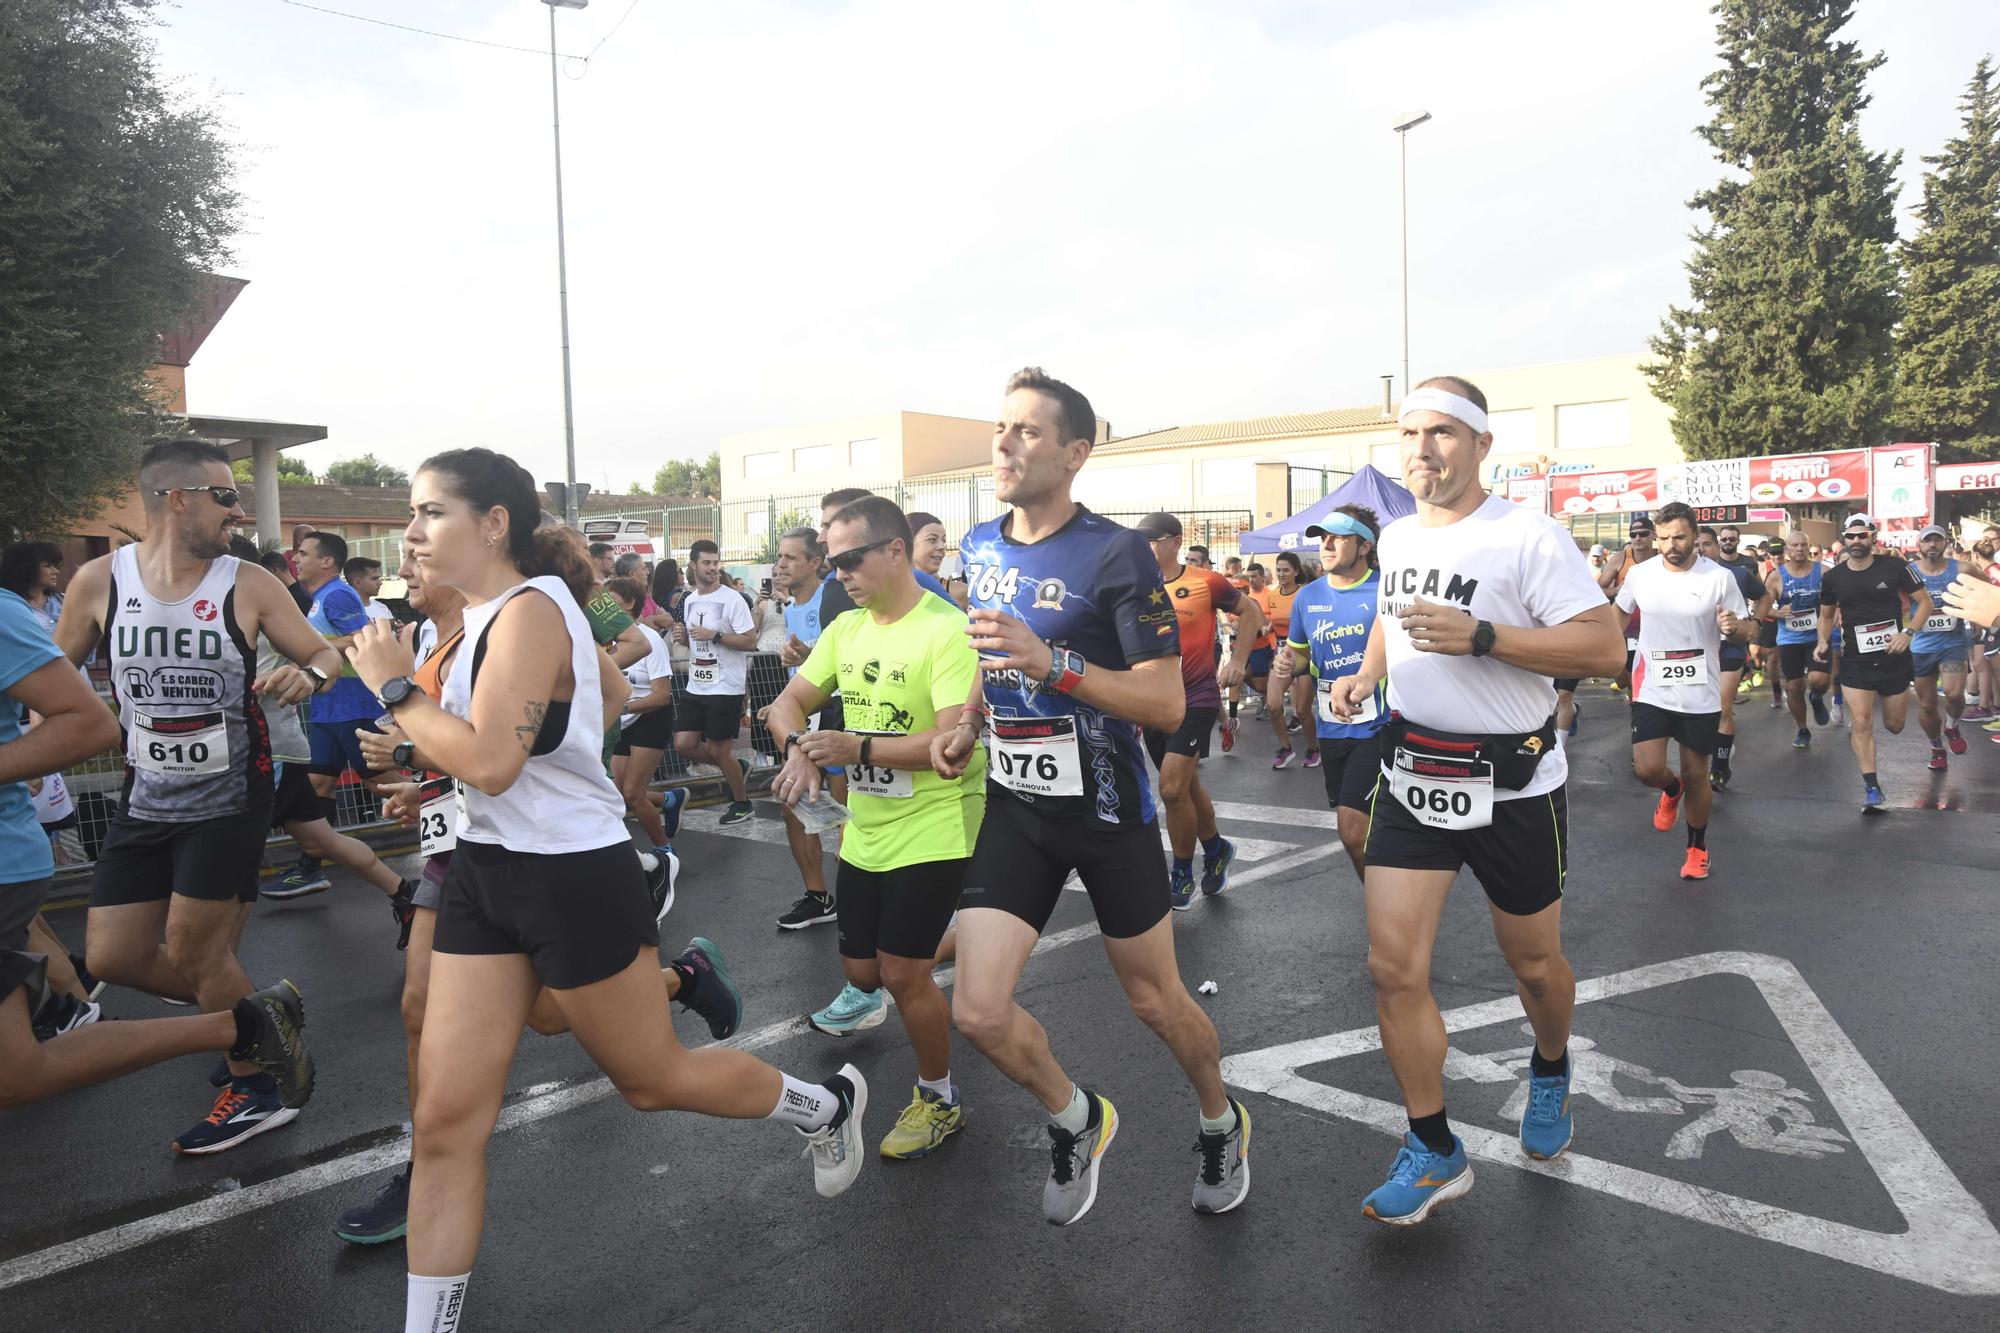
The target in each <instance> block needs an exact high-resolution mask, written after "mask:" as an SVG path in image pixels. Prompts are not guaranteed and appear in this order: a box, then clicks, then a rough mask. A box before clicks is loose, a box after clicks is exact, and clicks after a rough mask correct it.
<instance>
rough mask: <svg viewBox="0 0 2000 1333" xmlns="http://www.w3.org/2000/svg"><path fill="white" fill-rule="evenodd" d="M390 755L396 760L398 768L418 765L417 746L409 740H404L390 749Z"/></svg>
mask: <svg viewBox="0 0 2000 1333" xmlns="http://www.w3.org/2000/svg"><path fill="white" fill-rule="evenodd" d="M389 757H390V758H391V759H393V760H394V761H395V763H396V767H397V768H415V767H416V766H417V747H416V746H415V745H413V744H411V743H410V742H409V741H404V742H403V743H402V744H401V745H398V746H397V747H396V748H395V749H393V750H391V751H389Z"/></svg>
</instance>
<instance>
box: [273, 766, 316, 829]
mask: <svg viewBox="0 0 2000 1333" xmlns="http://www.w3.org/2000/svg"><path fill="white" fill-rule="evenodd" d="M326 806H327V802H326V800H325V799H324V798H322V797H321V796H320V794H319V793H318V792H316V791H314V790H313V786H312V770H311V769H310V768H308V767H307V766H306V765H305V764H302V763H300V762H299V761H298V760H296V759H291V760H285V761H282V762H280V763H279V764H278V785H277V791H276V794H275V795H274V796H273V797H272V799H271V827H272V828H274V829H278V828H283V827H284V826H285V825H286V824H287V823H300V824H305V823H310V822H311V821H313V820H315V819H325V818H326Z"/></svg>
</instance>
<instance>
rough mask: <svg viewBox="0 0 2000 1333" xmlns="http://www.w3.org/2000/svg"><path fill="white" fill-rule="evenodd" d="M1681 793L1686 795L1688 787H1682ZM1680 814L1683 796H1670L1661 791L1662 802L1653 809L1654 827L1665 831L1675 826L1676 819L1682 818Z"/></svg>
mask: <svg viewBox="0 0 2000 1333" xmlns="http://www.w3.org/2000/svg"><path fill="white" fill-rule="evenodd" d="M1681 794H1682V795H1686V794H1687V788H1685V787H1683V788H1681ZM1680 814H1681V798H1680V797H1679V796H1669V795H1667V794H1666V793H1665V792H1661V793H1660V803H1659V805H1658V806H1657V807H1655V808H1654V810H1653V827H1654V828H1656V829H1658V830H1659V831H1660V832H1662V833H1665V832H1667V831H1668V830H1670V829H1671V828H1673V826H1674V821H1675V820H1676V819H1679V818H1680Z"/></svg>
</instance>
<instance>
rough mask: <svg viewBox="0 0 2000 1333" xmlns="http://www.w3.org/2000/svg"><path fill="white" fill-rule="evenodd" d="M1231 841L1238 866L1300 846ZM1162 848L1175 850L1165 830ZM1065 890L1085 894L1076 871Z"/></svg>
mask: <svg viewBox="0 0 2000 1333" xmlns="http://www.w3.org/2000/svg"><path fill="white" fill-rule="evenodd" d="M1230 841H1231V842H1233V843H1235V844H1236V863H1237V864H1238V865H1255V864H1257V863H1258V862H1259V861H1268V860H1270V859H1271V858H1272V857H1274V856H1276V855H1278V854H1279V853H1280V852H1289V851H1291V850H1292V849H1293V848H1294V847H1297V846H1298V844H1297V843H1295V842H1271V841H1267V840H1266V839H1263V838H1241V837H1232V838H1230ZM1160 848H1161V850H1162V851H1166V852H1169V853H1171V852H1172V851H1173V849H1174V848H1173V842H1172V840H1171V839H1170V838H1169V837H1168V836H1167V831H1166V830H1165V829H1161V830H1160ZM1238 873H1239V872H1237V871H1234V870H1232V871H1230V874H1229V878H1230V882H1231V883H1234V882H1235V881H1236V878H1237V875H1238ZM1063 888H1064V889H1065V890H1067V891H1068V892H1070V893H1082V892H1084V887H1083V881H1082V880H1081V879H1079V878H1077V874H1076V872H1075V871H1074V870H1072V871H1070V872H1069V877H1068V878H1067V879H1065V880H1063Z"/></svg>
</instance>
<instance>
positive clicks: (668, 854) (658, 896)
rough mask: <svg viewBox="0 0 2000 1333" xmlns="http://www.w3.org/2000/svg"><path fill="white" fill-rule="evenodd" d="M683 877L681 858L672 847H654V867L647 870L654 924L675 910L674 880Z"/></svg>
mask: <svg viewBox="0 0 2000 1333" xmlns="http://www.w3.org/2000/svg"><path fill="white" fill-rule="evenodd" d="M680 877H681V859H680V858H679V857H678V856H675V855H674V849H673V848H671V847H655V848H654V849H653V868H652V869H651V870H649V871H647V872H646V891H647V892H648V893H650V894H652V895H653V924H654V925H656V926H657V925H659V924H660V922H662V921H665V920H666V919H667V913H669V912H671V911H673V910H674V882H675V881H676V880H678V879H679V878H680Z"/></svg>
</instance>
